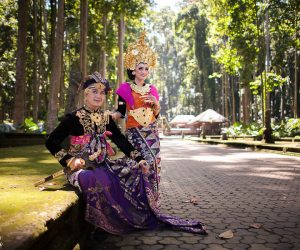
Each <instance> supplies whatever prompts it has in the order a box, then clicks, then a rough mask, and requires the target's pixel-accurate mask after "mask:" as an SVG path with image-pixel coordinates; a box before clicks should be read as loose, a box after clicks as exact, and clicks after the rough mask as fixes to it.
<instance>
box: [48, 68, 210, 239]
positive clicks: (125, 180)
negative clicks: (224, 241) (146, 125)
mask: <svg viewBox="0 0 300 250" xmlns="http://www.w3.org/2000/svg"><path fill="white" fill-rule="evenodd" d="M90 78H91V79H89V80H87V81H86V82H85V83H87V84H86V85H89V84H94V85H97V84H98V85H99V86H100V87H102V88H104V89H105V90H106V91H107V89H108V82H107V81H106V80H104V79H102V78H101V76H100V75H99V74H98V73H94V74H93V75H92V76H91V77H90ZM92 79H96V81H93V80H92ZM95 82H96V83H95ZM86 88H88V86H87V87H86ZM107 136H109V137H110V138H111V140H112V141H113V142H114V143H115V144H116V145H117V146H118V147H119V148H120V149H121V150H122V151H123V152H124V153H125V155H126V156H124V157H123V158H120V159H117V160H111V159H110V158H109V152H110V151H111V148H110V146H109V144H108V142H107V139H106V137H107ZM68 137H69V138H70V147H69V149H64V148H62V147H61V143H62V142H63V141H64V140H65V139H66V138H68ZM46 146H47V148H48V149H49V151H50V152H51V153H52V154H53V155H54V156H55V157H56V158H57V159H58V161H59V162H60V164H61V165H62V166H64V167H65V173H66V176H67V179H68V181H69V182H70V183H71V184H72V185H74V186H76V187H78V188H79V190H80V191H81V192H82V194H83V198H84V201H85V207H86V208H85V219H86V220H87V221H88V222H90V223H91V224H93V225H94V226H95V227H96V228H101V229H103V230H105V231H107V232H109V233H112V234H124V233H128V232H130V231H133V230H136V229H154V228H156V227H157V226H158V225H160V224H162V223H164V224H167V225H170V226H174V227H176V228H179V229H182V230H185V231H188V232H195V233H200V234H205V230H204V229H203V226H202V224H201V223H200V222H198V221H187V220H182V219H179V218H175V217H172V216H168V215H163V214H160V212H159V207H158V204H157V200H156V199H155V195H154V192H155V191H154V190H153V183H152V182H153V179H154V178H155V177H156V176H155V173H154V171H153V170H151V169H150V167H149V165H148V164H145V165H143V166H142V167H141V164H138V162H141V161H144V162H145V160H144V159H143V157H142V156H141V154H140V153H139V152H138V151H137V150H136V149H135V148H134V147H133V146H132V145H131V144H130V143H129V142H128V140H127V139H126V138H125V136H124V135H123V134H122V133H121V132H120V131H119V129H118V128H117V126H116V124H115V123H114V121H113V120H112V119H111V117H110V115H109V113H108V112H104V111H101V110H100V109H98V110H90V109H89V108H88V107H82V108H80V109H78V110H76V111H74V112H72V113H70V114H68V115H66V117H65V118H64V120H63V121H62V122H61V123H60V124H59V125H58V127H57V128H56V129H55V130H54V131H53V132H52V133H51V134H50V135H49V138H48V139H47V142H46ZM73 157H78V158H82V159H83V160H84V161H85V168H84V169H80V170H77V171H70V169H68V163H69V162H70V161H71V160H72V159H73ZM67 162H68V163H67Z"/></svg>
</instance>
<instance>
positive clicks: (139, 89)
mask: <svg viewBox="0 0 300 250" xmlns="http://www.w3.org/2000/svg"><path fill="white" fill-rule="evenodd" d="M130 87H131V89H132V90H133V91H134V92H135V93H138V94H141V95H145V94H148V93H149V92H150V84H145V85H144V86H138V85H136V84H134V83H130Z"/></svg>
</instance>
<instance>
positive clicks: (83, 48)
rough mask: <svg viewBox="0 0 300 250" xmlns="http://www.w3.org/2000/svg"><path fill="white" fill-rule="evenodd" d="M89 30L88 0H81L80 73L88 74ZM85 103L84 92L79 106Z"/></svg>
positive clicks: (83, 75) (82, 74)
mask: <svg viewBox="0 0 300 250" xmlns="http://www.w3.org/2000/svg"><path fill="white" fill-rule="evenodd" d="M87 31H88V0H82V1H80V74H81V78H84V77H85V76H86V75H87ZM82 105H83V93H82V92H80V94H79V95H78V106H79V107H80V106H82Z"/></svg>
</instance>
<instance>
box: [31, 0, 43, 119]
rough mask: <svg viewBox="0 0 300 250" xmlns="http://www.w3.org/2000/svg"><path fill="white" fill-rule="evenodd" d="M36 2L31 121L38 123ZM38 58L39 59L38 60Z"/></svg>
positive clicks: (35, 7)
mask: <svg viewBox="0 0 300 250" xmlns="http://www.w3.org/2000/svg"><path fill="white" fill-rule="evenodd" d="M36 1H37V0H34V1H33V19H34V30H33V43H34V45H33V63H34V65H33V86H34V93H33V110H32V113H33V121H34V122H35V123H37V121H38V109H39V88H40V81H39V80H40V79H39V77H38V68H39V64H38V62H39V61H41V58H39V56H38V48H40V44H39V39H38V38H39V34H38V31H39V28H38V24H37V13H38V11H37V2H36ZM38 58H39V59H38Z"/></svg>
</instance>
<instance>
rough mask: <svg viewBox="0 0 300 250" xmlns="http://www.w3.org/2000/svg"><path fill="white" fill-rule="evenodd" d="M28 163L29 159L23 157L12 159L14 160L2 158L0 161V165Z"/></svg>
mask: <svg viewBox="0 0 300 250" xmlns="http://www.w3.org/2000/svg"><path fill="white" fill-rule="evenodd" d="M28 161H29V157H28V158H25V157H14V158H3V159H0V163H2V162H3V163H16V162H19V163H24V162H28Z"/></svg>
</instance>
